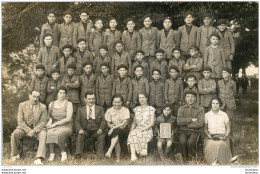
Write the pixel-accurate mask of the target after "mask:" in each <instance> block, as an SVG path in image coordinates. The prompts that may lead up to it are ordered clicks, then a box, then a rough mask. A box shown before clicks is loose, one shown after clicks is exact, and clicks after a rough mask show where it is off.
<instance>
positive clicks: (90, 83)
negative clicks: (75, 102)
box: [80, 73, 96, 104]
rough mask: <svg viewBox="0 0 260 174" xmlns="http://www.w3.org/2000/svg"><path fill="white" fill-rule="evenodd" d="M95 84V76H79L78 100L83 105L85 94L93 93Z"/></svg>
mask: <svg viewBox="0 0 260 174" xmlns="http://www.w3.org/2000/svg"><path fill="white" fill-rule="evenodd" d="M95 82H96V75H95V74H93V73H92V74H91V75H90V78H89V79H88V78H87V75H86V74H85V73H83V74H82V75H81V76H80V89H81V92H80V99H81V103H82V104H83V103H85V101H84V98H85V94H86V92H93V93H95Z"/></svg>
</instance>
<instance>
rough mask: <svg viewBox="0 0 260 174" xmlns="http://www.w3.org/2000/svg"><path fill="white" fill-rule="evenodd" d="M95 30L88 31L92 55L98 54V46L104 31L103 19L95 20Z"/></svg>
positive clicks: (101, 42)
mask: <svg viewBox="0 0 260 174" xmlns="http://www.w3.org/2000/svg"><path fill="white" fill-rule="evenodd" d="M94 25H95V27H96V29H95V31H93V32H90V33H89V41H88V43H89V50H90V51H91V52H92V55H93V57H94V58H95V57H96V56H99V55H100V52H99V47H100V46H101V45H102V44H103V37H104V32H103V31H102V29H103V21H102V20H101V19H96V20H95V24H94Z"/></svg>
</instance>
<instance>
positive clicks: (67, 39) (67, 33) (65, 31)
mask: <svg viewBox="0 0 260 174" xmlns="http://www.w3.org/2000/svg"><path fill="white" fill-rule="evenodd" d="M72 17H73V13H72V12H71V11H65V12H64V13H63V19H64V22H63V23H62V24H60V25H59V33H60V41H59V48H60V49H62V47H63V46H64V45H66V44H70V45H73V30H74V23H73V22H71V21H72Z"/></svg>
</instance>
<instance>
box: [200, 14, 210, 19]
mask: <svg viewBox="0 0 260 174" xmlns="http://www.w3.org/2000/svg"><path fill="white" fill-rule="evenodd" d="M206 17H209V18H212V15H211V14H210V13H204V14H203V15H202V20H204V19H205V18H206Z"/></svg>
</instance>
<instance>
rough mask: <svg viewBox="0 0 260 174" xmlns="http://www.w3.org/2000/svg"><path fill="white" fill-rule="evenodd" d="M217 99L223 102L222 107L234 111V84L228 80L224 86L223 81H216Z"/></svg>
mask: <svg viewBox="0 0 260 174" xmlns="http://www.w3.org/2000/svg"><path fill="white" fill-rule="evenodd" d="M217 90H218V97H219V98H220V99H221V101H222V102H223V105H224V106H226V107H227V109H230V110H234V109H236V101H235V94H236V82H234V81H233V80H231V79H229V80H228V82H227V84H226V85H225V83H224V80H223V79H222V80H220V81H218V85H217Z"/></svg>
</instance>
